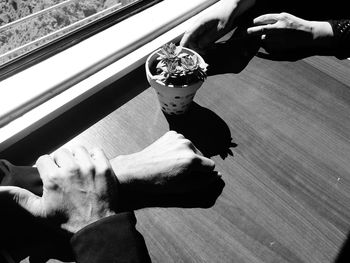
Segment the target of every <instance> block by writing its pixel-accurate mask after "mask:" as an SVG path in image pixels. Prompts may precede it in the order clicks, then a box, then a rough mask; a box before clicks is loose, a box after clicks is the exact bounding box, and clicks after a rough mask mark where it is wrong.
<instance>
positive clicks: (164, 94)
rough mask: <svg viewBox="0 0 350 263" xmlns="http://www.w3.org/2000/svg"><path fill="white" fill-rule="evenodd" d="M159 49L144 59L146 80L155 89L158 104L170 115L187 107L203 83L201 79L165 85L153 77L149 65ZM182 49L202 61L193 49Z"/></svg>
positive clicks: (181, 111)
mask: <svg viewBox="0 0 350 263" xmlns="http://www.w3.org/2000/svg"><path fill="white" fill-rule="evenodd" d="M159 51H160V49H158V50H156V51H154V52H153V53H152V54H150V55H149V56H148V58H147V60H146V64H145V66H146V75H147V80H148V82H149V84H150V85H151V87H152V88H154V89H155V91H156V93H157V96H158V100H159V103H160V106H161V108H162V110H163V111H164V112H165V113H167V114H170V115H179V114H183V113H185V112H186V111H187V110H188V109H189V107H190V105H191V103H192V101H193V98H194V96H195V94H196V92H197V90H198V89H199V88H200V87H201V85H202V84H203V81H198V82H195V83H193V84H191V85H165V84H164V83H163V82H161V81H159V80H157V79H155V78H154V76H153V75H152V73H151V71H150V66H151V65H152V64H153V63H154V61H155V60H156V59H157V57H158V55H157V53H158V52H159ZM183 51H184V52H186V53H189V54H191V55H193V54H195V55H197V56H198V58H199V59H200V60H202V62H204V60H203V58H202V57H201V56H200V55H199V54H198V53H196V52H195V51H193V50H191V49H188V48H183Z"/></svg>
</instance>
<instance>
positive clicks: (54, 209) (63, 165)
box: [0, 147, 117, 233]
mask: <svg viewBox="0 0 350 263" xmlns="http://www.w3.org/2000/svg"><path fill="white" fill-rule="evenodd" d="M36 165H37V168H38V170H39V173H40V177H41V180H42V181H43V195H42V197H39V196H36V195H34V194H33V193H31V192H29V191H28V190H25V189H22V188H19V187H13V186H1V187H0V195H1V196H6V197H7V198H10V199H12V200H14V201H15V202H16V203H17V204H18V205H19V206H21V207H22V208H23V209H25V210H26V211H28V212H29V213H30V214H32V215H33V216H35V217H37V218H41V219H44V220H47V221H48V222H49V223H51V224H53V225H54V226H58V227H60V228H61V229H63V230H66V231H68V232H70V233H75V232H77V231H79V230H80V229H82V228H83V227H85V226H87V225H89V224H91V223H93V222H95V221H97V220H99V219H101V218H104V217H106V216H109V215H113V214H115V212H114V211H115V202H116V195H117V179H116V177H115V175H114V173H113V170H112V169H111V166H110V163H109V161H108V159H107V157H106V156H105V154H104V153H103V151H102V150H100V149H94V150H93V151H91V152H88V151H87V150H86V149H85V148H84V147H78V148H76V149H74V150H73V151H72V152H70V151H68V150H66V149H61V150H59V151H57V152H56V153H55V154H54V156H53V158H51V157H50V156H49V155H44V156H41V157H40V158H39V159H38V160H37V163H36Z"/></svg>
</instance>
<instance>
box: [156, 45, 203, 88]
mask: <svg viewBox="0 0 350 263" xmlns="http://www.w3.org/2000/svg"><path fill="white" fill-rule="evenodd" d="M182 51H183V49H182V47H180V46H176V45H175V44H174V43H170V44H165V45H164V46H163V47H162V48H161V49H160V51H159V52H158V58H157V60H159V62H158V64H157V66H156V73H157V75H156V76H155V78H156V79H158V80H159V81H161V82H163V83H164V84H166V85H170V84H172V85H189V84H192V83H194V82H197V81H204V80H205V79H206V77H207V74H206V71H207V66H208V64H206V63H205V62H201V60H200V59H199V58H198V56H197V55H190V54H187V53H185V52H182Z"/></svg>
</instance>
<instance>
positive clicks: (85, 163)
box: [72, 146, 95, 176]
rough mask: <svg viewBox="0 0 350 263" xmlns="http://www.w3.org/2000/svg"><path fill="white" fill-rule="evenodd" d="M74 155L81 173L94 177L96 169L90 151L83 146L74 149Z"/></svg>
mask: <svg viewBox="0 0 350 263" xmlns="http://www.w3.org/2000/svg"><path fill="white" fill-rule="evenodd" d="M72 155H73V156H74V159H75V161H76V163H77V165H78V167H79V170H80V171H81V174H84V175H91V176H94V174H95V168H94V164H93V160H92V157H91V155H90V153H89V152H88V150H87V149H86V148H85V147H83V146H78V147H75V148H73V150H72Z"/></svg>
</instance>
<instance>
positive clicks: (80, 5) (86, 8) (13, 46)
mask: <svg viewBox="0 0 350 263" xmlns="http://www.w3.org/2000/svg"><path fill="white" fill-rule="evenodd" d="M140 1H141V0H0V67H1V66H4V65H5V64H6V63H8V62H10V61H11V60H14V59H15V58H18V57H20V56H22V55H24V54H28V53H30V52H32V51H34V50H35V49H37V48H39V47H43V46H44V45H46V44H48V43H50V42H52V41H54V40H57V39H59V38H61V37H62V36H67V35H69V34H72V33H73V32H76V31H77V30H79V29H81V28H83V27H86V26H87V25H89V24H91V23H93V22H96V21H98V20H100V19H102V18H104V17H106V16H109V15H111V14H113V13H115V12H118V11H119V10H121V9H124V7H127V6H131V5H132V4H133V3H135V2H140Z"/></svg>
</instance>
